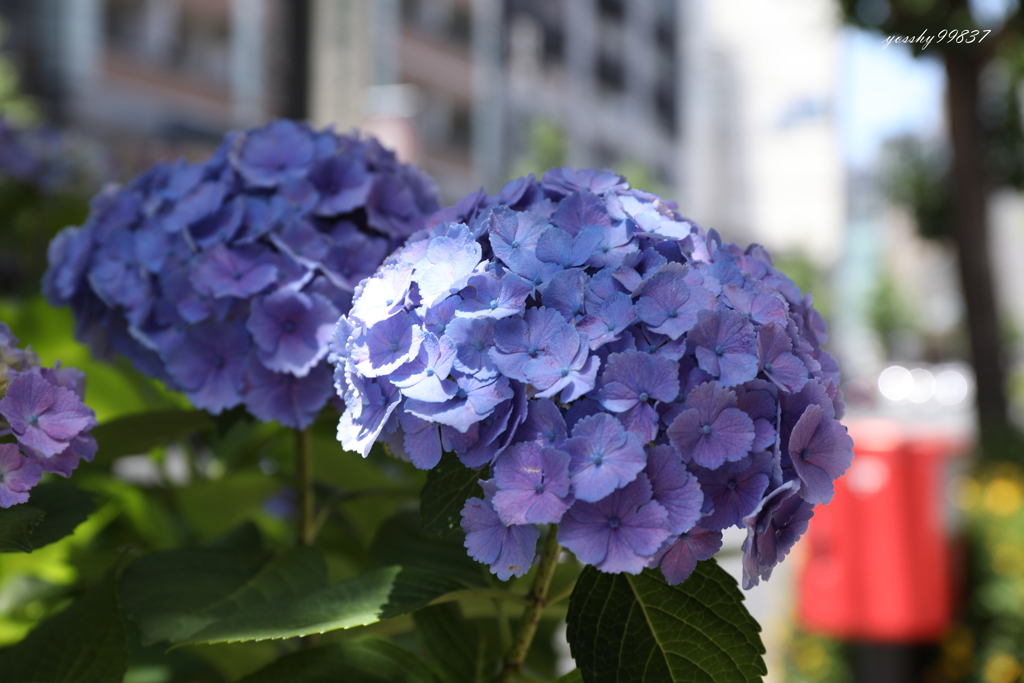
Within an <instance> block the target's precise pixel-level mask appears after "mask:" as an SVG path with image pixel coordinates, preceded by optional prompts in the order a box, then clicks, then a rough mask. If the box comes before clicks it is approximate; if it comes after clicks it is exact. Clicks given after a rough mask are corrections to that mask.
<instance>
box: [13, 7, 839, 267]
mask: <svg viewBox="0 0 1024 683" xmlns="http://www.w3.org/2000/svg"><path fill="white" fill-rule="evenodd" d="M0 13H2V14H3V16H5V17H7V19H8V21H9V23H10V25H11V26H12V28H13V30H12V31H11V32H10V34H9V37H8V47H9V49H11V50H12V51H14V52H15V53H16V54H17V55H18V56H19V58H20V60H21V62H22V64H23V66H24V67H25V69H26V71H27V72H28V74H27V75H28V78H26V81H27V82H29V83H31V84H33V88H34V90H35V91H36V93H35V94H37V95H38V96H40V97H41V98H42V99H43V100H44V101H46V102H48V103H49V104H50V107H51V111H52V112H53V113H55V114H56V117H57V118H58V120H60V121H63V122H68V123H73V124H75V125H78V126H84V127H86V128H89V129H90V130H94V131H100V132H102V133H105V134H106V135H108V136H109V137H112V138H113V139H115V140H122V139H129V138H131V137H132V136H136V137H144V138H167V139H174V140H183V141H206V142H207V143H209V142H212V141H214V140H216V139H218V138H219V137H220V135H222V134H223V132H224V131H226V130H228V129H230V128H234V127H240V126H249V125H254V124H257V123H259V122H261V121H264V120H266V119H268V118H272V117H274V116H281V115H285V116H295V117H308V118H310V119H311V120H312V121H313V122H314V123H316V124H318V125H326V124H334V125H336V127H337V128H338V129H340V130H348V129H351V128H353V127H356V126H359V127H361V128H363V129H365V130H369V131H372V132H374V133H375V134H377V135H378V136H379V137H381V138H382V139H383V140H384V141H385V143H387V144H390V145H391V146H393V147H395V148H396V149H397V150H398V152H399V154H400V156H402V157H404V158H405V159H406V160H410V161H416V162H417V163H419V164H421V165H422V166H423V167H424V169H425V170H426V171H427V172H429V173H430V174H431V175H432V176H433V177H434V178H436V179H437V181H438V184H439V186H440V188H441V190H442V194H443V195H444V196H445V198H446V199H447V200H455V199H457V198H458V197H460V196H462V195H464V194H465V193H467V192H469V191H472V190H474V189H476V188H477V187H479V186H481V185H484V186H485V187H486V188H488V189H489V190H490V191H496V190H497V189H498V188H499V187H500V185H501V183H503V182H504V181H505V180H507V179H509V178H510V177H511V176H512V175H513V174H515V173H518V172H521V171H522V170H524V169H525V168H536V170H541V169H542V168H544V167H545V166H547V165H551V164H552V163H559V164H566V165H572V166H577V167H586V166H598V167H602V166H610V167H615V168H617V169H626V170H630V173H631V174H632V171H633V170H636V169H641V170H642V173H641V174H640V175H642V176H643V183H644V184H647V185H649V186H650V189H654V190H658V191H662V192H665V193H666V194H668V195H670V196H672V197H673V198H675V199H677V200H679V202H680V205H681V209H682V210H683V212H684V213H685V214H687V215H689V216H692V217H694V218H696V219H697V220H699V221H701V222H702V223H703V224H705V225H707V226H709V227H715V228H717V229H718V230H719V231H720V232H721V233H722V234H723V235H724V236H726V237H727V238H728V239H731V240H734V241H737V242H753V241H756V242H760V243H763V244H765V245H766V246H768V247H769V249H772V250H774V251H782V252H799V253H801V254H803V255H805V256H807V257H808V258H810V259H811V260H812V261H813V262H814V263H815V264H817V265H819V266H826V265H829V264H830V263H831V262H832V261H833V260H834V259H835V257H836V255H837V253H838V250H839V247H840V245H841V243H842V232H843V223H844V219H845V210H844V200H843V178H842V171H841V168H842V164H841V161H840V158H839V152H838V142H837V133H836V129H837V125H836V120H835V118H836V117H835V115H834V106H833V102H834V100H835V90H836V82H837V71H838V69H837V62H838V50H839V25H838V19H837V18H836V17H835V16H834V12H833V10H832V8H831V5H830V4H829V3H825V2H814V3H807V2H803V1H801V0H772V1H771V2H761V1H759V0H628V1H627V0H0ZM794 37H798V38H799V40H794ZM538 129H546V130H549V131H551V135H550V136H549V137H551V138H552V139H553V143H552V144H553V145H554V146H555V147H556V149H554V150H540V151H538V150H536V149H534V147H535V146H536V144H535V143H536V140H535V138H536V132H537V131H538ZM531 162H532V163H531Z"/></svg>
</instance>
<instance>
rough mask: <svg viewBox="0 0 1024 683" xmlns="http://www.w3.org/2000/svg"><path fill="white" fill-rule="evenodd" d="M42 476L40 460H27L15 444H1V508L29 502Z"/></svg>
mask: <svg viewBox="0 0 1024 683" xmlns="http://www.w3.org/2000/svg"><path fill="white" fill-rule="evenodd" d="M42 474H43V468H42V467H41V466H40V464H39V461H38V460H35V459H31V458H26V457H25V456H24V455H22V454H21V452H20V451H19V450H18V447H17V446H16V445H14V444H13V443H5V444H0V508H9V507H11V506H12V505H17V504H18V503H24V502H25V501H27V500H28V496H29V493H28V492H29V489H31V488H32V487H33V486H35V485H36V484H38V483H39V478H40V477H41V476H42Z"/></svg>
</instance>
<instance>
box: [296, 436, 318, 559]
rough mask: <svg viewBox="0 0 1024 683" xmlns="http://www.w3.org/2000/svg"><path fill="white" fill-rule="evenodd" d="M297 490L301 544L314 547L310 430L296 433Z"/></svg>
mask: <svg viewBox="0 0 1024 683" xmlns="http://www.w3.org/2000/svg"><path fill="white" fill-rule="evenodd" d="M295 474H296V480H297V481H296V488H297V489H298V492H299V544H300V545H313V541H314V540H315V539H316V516H315V508H314V500H313V453H312V448H311V447H310V438H309V430H308V429H303V430H300V431H298V432H296V439H295Z"/></svg>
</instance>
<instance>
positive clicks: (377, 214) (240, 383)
mask: <svg viewBox="0 0 1024 683" xmlns="http://www.w3.org/2000/svg"><path fill="white" fill-rule="evenodd" d="M437 208H438V206H437V198H436V191H435V189H434V186H433V184H432V182H431V181H430V180H429V179H428V178H427V177H426V176H425V175H423V174H422V173H420V172H419V171H417V170H416V169H414V168H412V167H410V166H407V165H403V164H400V163H398V161H397V160H396V158H395V156H394V154H392V153H391V152H389V151H387V150H385V149H384V148H383V147H381V146H380V144H379V143H377V142H376V141H375V140H373V139H372V138H369V139H365V138H360V137H358V136H356V135H338V134H336V133H334V132H332V131H331V130H323V131H317V130H313V129H312V128H310V127H309V126H308V125H307V124H305V123H300V122H295V121H288V120H280V121H274V122H271V123H268V124H267V125H265V126H262V127H259V128H255V129H253V130H248V131H244V132H238V133H230V134H229V135H227V136H226V137H225V139H224V142H223V143H222V144H221V146H220V147H219V148H218V149H217V151H216V152H214V154H213V155H212V157H211V158H210V159H208V160H207V161H206V162H203V163H195V164H193V163H186V162H184V161H179V162H175V163H159V164H157V165H155V166H154V167H153V168H151V169H150V170H149V171H147V172H145V173H143V174H142V175H140V176H138V177H137V178H135V179H134V180H132V181H130V182H129V183H127V184H125V185H124V186H121V187H109V188H107V189H106V190H104V191H103V192H102V193H100V195H98V196H97V197H96V198H95V199H94V200H93V203H92V210H91V212H90V214H89V217H88V219H87V220H86V222H85V224H84V225H82V226H78V227H72V228H68V229H66V230H64V231H63V232H61V233H60V234H59V235H58V236H57V237H56V238H55V239H54V240H53V242H52V243H51V245H50V248H49V251H48V257H49V263H50V268H49V270H48V271H47V273H46V276H45V277H44V281H43V292H44V294H45V295H46V296H47V298H48V299H49V300H50V302H51V303H53V304H54V305H69V306H70V307H71V308H72V311H73V312H74V314H75V318H76V335H77V336H78V338H79V339H81V340H83V341H85V342H87V343H88V344H89V345H90V346H91V347H92V348H93V350H94V352H95V353H97V354H99V355H103V356H106V355H110V354H121V355H124V356H127V357H128V358H129V359H130V360H131V361H132V362H133V363H134V364H135V366H136V367H137V368H138V369H140V370H141V371H142V372H143V373H145V374H148V375H150V376H153V377H156V378H157V379H160V380H161V381H163V382H165V383H166V384H167V385H168V386H170V387H171V388H173V389H176V390H179V391H183V392H185V394H186V395H187V396H188V397H189V399H190V400H191V401H192V403H193V404H194V405H195V406H196V407H198V408H202V409H204V410H207V411H209V412H211V413H215V414H216V413H219V412H221V411H223V410H227V409H230V408H234V407H236V406H239V405H244V406H245V407H246V409H247V410H248V411H249V412H250V413H251V414H252V415H254V416H256V417H257V418H258V419H260V420H264V421H271V420H276V421H278V422H280V423H282V424H284V425H286V426H289V427H297V428H304V427H306V426H307V425H309V424H310V423H311V422H312V421H313V420H314V419H315V418H316V416H317V415H318V414H319V413H320V411H321V409H322V408H323V407H324V406H325V405H326V403H327V402H328V400H329V399H330V397H331V395H332V391H331V389H330V384H331V382H330V381H329V380H330V374H331V372H330V365H329V363H328V362H327V354H328V342H329V340H330V338H331V334H332V332H333V331H334V328H335V325H336V323H337V320H338V317H339V316H340V315H342V314H343V313H347V312H348V311H349V308H350V307H351V305H352V301H353V298H357V299H359V300H360V301H361V308H360V309H359V314H360V316H361V317H362V319H364V320H372V321H373V322H375V323H376V322H380V323H382V326H381V327H378V328H374V329H373V330H368V331H367V334H365V335H363V336H362V337H361V338H360V341H359V342H358V343H353V348H355V349H358V353H361V354H362V356H361V357H360V360H359V361H358V364H359V369H360V370H359V371H360V372H364V374H367V376H374V375H373V373H374V372H377V373H379V374H388V373H390V372H391V371H392V370H394V369H397V368H398V367H399V366H401V365H403V364H405V363H407V362H408V361H410V360H413V359H414V358H416V357H417V355H418V351H419V344H420V343H421V340H422V338H423V335H422V333H421V330H420V328H419V326H418V321H417V324H416V325H413V323H412V322H409V323H408V324H406V325H405V326H404V327H403V326H402V325H401V321H400V320H389V319H390V318H391V316H392V313H394V312H396V311H397V310H399V309H401V308H402V307H403V306H404V305H405V304H406V297H407V296H409V295H411V294H412V292H411V291H410V285H411V284H412V280H411V278H412V268H411V266H409V265H404V266H394V267H393V268H392V272H391V274H390V275H389V276H387V277H383V278H377V279H376V280H374V281H373V283H372V284H371V285H370V286H369V287H367V288H361V287H360V282H361V281H362V280H363V279H364V278H365V277H366V276H368V275H372V274H373V273H374V272H375V271H376V269H377V268H378V266H380V265H381V263H382V262H383V260H384V258H385V256H387V254H389V253H391V252H392V251H394V250H395V249H396V248H397V247H398V246H400V245H401V244H402V243H404V242H405V240H406V239H407V238H408V237H409V236H410V235H412V234H413V233H416V232H417V231H420V230H423V229H424V228H425V226H426V224H427V217H428V216H429V215H430V214H431V213H433V212H434V211H435V210H437ZM452 239H453V242H454V241H456V240H455V238H454V237H453V238H452ZM459 244H462V246H463V248H468V249H469V250H470V252H471V253H470V254H469V256H467V257H465V258H464V259H463V261H462V262H459V263H456V264H455V266H454V267H461V266H460V264H463V265H464V264H466V263H468V264H469V265H468V267H469V269H470V270H472V269H473V267H474V266H475V265H476V262H477V261H478V260H479V258H478V255H477V256H474V255H473V253H472V251H473V249H474V248H476V249H479V247H477V246H476V245H475V243H472V244H470V243H469V242H467V241H466V240H465V239H464V240H463V242H461V243H459ZM435 251H436V252H437V258H438V259H439V260H440V261H441V262H442V264H444V265H449V264H448V259H447V252H444V250H443V249H440V248H437V249H436V250H435ZM460 272H461V271H460ZM451 275H454V273H451ZM436 278H437V280H438V281H439V282H441V281H443V280H445V275H444V274H443V273H442V272H440V269H439V270H438V272H437V274H436ZM507 289H508V291H507V292H498V294H502V296H501V297H500V298H501V300H502V301H505V300H506V299H508V298H509V297H511V298H512V300H513V302H514V301H515V292H516V291H518V290H515V289H514V288H511V287H509V288H507ZM417 296H422V293H421V292H418V293H417ZM403 335H404V336H403ZM393 343H400V344H401V345H402V350H401V351H393V350H391V348H390V347H391V345H392V344H393ZM447 372H448V370H447V369H446V368H445V376H444V377H441V378H439V379H438V382H441V380H445V381H444V382H443V386H445V387H447V386H449V385H452V386H454V382H449V381H447ZM341 374H342V376H343V375H344V373H343V372H342V373H341ZM364 384H365V383H364ZM371 384H372V383H371ZM361 386H363V385H361ZM366 386H367V387H369V386H370V385H366ZM373 386H376V384H373ZM377 390H379V391H380V394H379V395H378V397H377V398H378V399H379V398H380V396H390V395H391V394H392V393H393V391H392V390H391V389H390V386H389V387H388V388H381V387H378V389H377ZM426 390H427V387H426V386H424V387H422V388H421V391H426ZM410 391H415V389H412V388H410ZM437 396H438V394H437V393H436V392H435V393H434V394H431V395H430V396H429V397H432V398H436V397H437ZM385 403H387V401H385ZM377 410H378V409H377V408H373V409H370V410H367V411H365V419H366V420H369V421H372V420H373V419H374V416H376V415H377ZM388 414H390V413H388ZM375 436H376V435H375V434H374V435H372V437H371V440H372V438H373V437H375Z"/></svg>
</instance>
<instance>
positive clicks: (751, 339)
mask: <svg viewBox="0 0 1024 683" xmlns="http://www.w3.org/2000/svg"><path fill="white" fill-rule="evenodd" d="M756 339H757V333H756V331H755V330H754V326H753V325H752V324H751V323H750V322H749V321H748V320H746V319H745V318H744V317H743V315H741V314H739V313H736V312H735V311H729V310H724V311H701V312H700V315H699V316H698V321H697V325H696V327H694V328H693V333H692V334H691V335H690V344H692V345H693V346H694V347H695V349H696V355H697V363H698V364H699V365H700V369H701V370H703V371H704V372H706V373H708V374H709V375H711V376H712V377H715V378H717V379H718V381H719V382H721V383H722V385H723V386H726V387H732V386H735V385H737V384H742V383H743V382H746V381H749V380H752V379H754V377H756V376H757V352H756V346H755V341H756Z"/></svg>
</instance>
